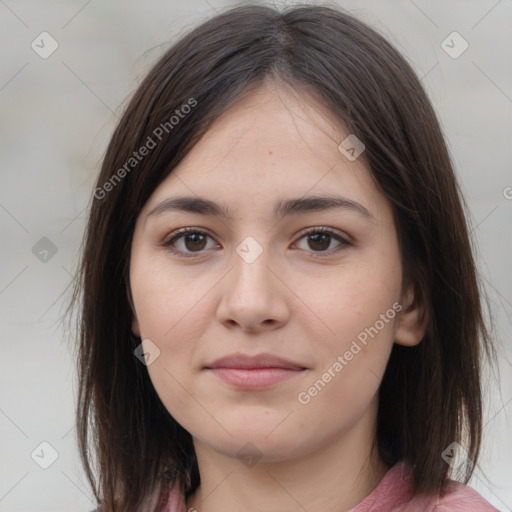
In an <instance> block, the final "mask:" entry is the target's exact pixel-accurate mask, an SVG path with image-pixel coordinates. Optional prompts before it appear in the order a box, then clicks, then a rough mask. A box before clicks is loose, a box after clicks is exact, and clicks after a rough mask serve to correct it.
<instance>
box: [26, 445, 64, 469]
mask: <svg viewBox="0 0 512 512" xmlns="http://www.w3.org/2000/svg"><path fill="white" fill-rule="evenodd" d="M30 456H31V457H32V460H33V461H34V462H35V463H36V464H37V465H38V466H40V467H41V468H43V469H48V468H49V467H50V466H51V465H52V464H53V463H54V462H55V461H56V460H57V459H58V458H59V454H58V452H57V450H56V449H55V448H54V447H53V446H52V445H51V444H50V443H48V442H47V441H43V442H42V443H39V445H38V446H37V447H36V448H35V449H34V451H33V452H32V453H31V454H30Z"/></svg>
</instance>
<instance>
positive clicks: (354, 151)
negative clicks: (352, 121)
mask: <svg viewBox="0 0 512 512" xmlns="http://www.w3.org/2000/svg"><path fill="white" fill-rule="evenodd" d="M338 150H339V152H340V153H341V154H342V155H343V156H344V157H345V158H346V159H347V160H350V161H351V162H353V161H354V160H357V158H358V157H359V156H360V155H361V153H363V151H364V150H365V145H364V144H363V143H362V142H361V141H360V140H359V139H358V138H357V137H356V136H355V135H354V134H353V133H351V134H350V135H349V136H348V137H347V138H346V139H343V140H342V141H341V142H340V145H339V146H338Z"/></svg>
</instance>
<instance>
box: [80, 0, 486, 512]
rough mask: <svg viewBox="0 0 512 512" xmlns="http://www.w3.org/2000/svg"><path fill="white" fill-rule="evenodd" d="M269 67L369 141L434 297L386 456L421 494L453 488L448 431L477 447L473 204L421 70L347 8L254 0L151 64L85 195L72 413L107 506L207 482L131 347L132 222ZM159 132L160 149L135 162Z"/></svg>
mask: <svg viewBox="0 0 512 512" xmlns="http://www.w3.org/2000/svg"><path fill="white" fill-rule="evenodd" d="M269 78H270V79H275V80H279V81H281V83H283V84H288V85H290V86H292V87H294V88H295V89H296V90H298V91H304V95H305V96H307V94H309V95H311V97H316V98H317V99H319V100H320V101H321V102H322V104H323V105H325V106H326V107H327V108H328V109H329V110H330V111H331V112H332V113H333V115H334V116H336V118H337V119H339V120H340V123H343V124H344V126H345V127H347V128H348V129H349V132H350V133H352V134H355V135H356V136H357V137H358V138H359V139H360V140H362V141H363V142H364V144H365V146H366V150H365V153H364V157H365V159H366V163H367V165H368V167H369V169H370V172H371V174H372V176H373V178H374V180H375V182H376V184H377V186H378V187H379V189H380V190H381V191H382V193H383V194H384V195H385V196H386V197H387V198H388V199H389V201H390V202H391V204H392V207H393V212H394V217H395V222H396V227H397V231H398V235H399V243H400V250H401V256H402V263H403V278H404V283H413V285H414V287H415V289H416V292H417V297H418V300H421V301H423V303H424V304H425V306H426V311H427V314H428V327H427V332H426V334H425V337H424V339H423V340H422V341H421V343H420V344H419V345H417V346H414V347H404V346H400V345H397V344H395V345H394V346H393V350H392V353H391V357H390V360H389V363H388V366H387V370H386V372H385V375H384V378H383V381H382V383H381V387H380V405H379V414H378V426H377V443H378V449H379V452H380V455H381V457H382V458H383V460H384V461H386V463H388V464H389V465H392V464H394V463H395V462H397V461H400V460H404V461H406V462H407V463H409V464H410V465H411V467H412V471H413V485H414V491H415V492H417V493H434V492H438V491H441V492H442V491H443V490H444V489H445V487H446V484H447V481H448V478H449V476H450V474H449V469H450V468H449V466H448V464H447V463H446V462H445V461H444V460H443V458H442V457H441V454H442V452H443V450H444V449H445V448H446V447H447V446H448V445H450V444H451V443H452V442H454V441H457V442H460V443H461V444H462V443H464V446H465V447H466V449H467V452H468V456H469V458H470V459H471V461H472V462H473V463H475V462H476V460H477V457H478V454H479V450H480V439H481V428H482V403H481V395H482V390H481V380H480V379H481V376H480V372H481V368H480V365H481V360H482V357H483V355H484V353H485V354H487V355H490V354H491V353H492V344H491V340H490V336H489V334H488V331H487V328H486V326H485V323H484V320H483V314H482V309H481V302H480V294H481V291H480V289H479V283H478V280H477V277H476V269H475V262H474V259H473V255H472V247H471V242H470V239H469V235H468V228H467V224H466V219H465V215H464V202H463V199H462V196H461V193H460V191H459V187H458V184H457V181H456V178H455V176H454V171H453V168H452V164H451V162H450V157H449V154H448V150H447V147H446V144H445V141H444V139H443V135H442V132H441V129H440V126H439V123H438V121H437V119H436V115H435V113H434V111H433V108H432V106H431V104H430V102H429V100H428V98H427V95H426V93H425V91H424V90H423V87H422V85H421V83H420V81H419V80H418V78H417V77H416V75H415V73H414V72H413V70H412V69H411V67H410V65H409V64H408V63H407V62H406V60H404V58H403V57H402V56H401V55H400V54H399V53H398V51H397V50H396V49H395V48H394V47H393V46H392V45H391V44H390V43H389V42H387V41H386V40H385V39H384V38H383V37H382V36H380V35H379V34H378V33H376V32H375V31H374V30H372V29H371V28H369V27H368V26H367V25H366V24H364V23H362V22H361V21H359V20H357V19H355V18H354V17H352V16H351V15H348V14H346V13H345V12H343V11H342V10H340V9H336V8H332V7H327V6H295V7H293V8H289V9H286V10H284V11H282V12H280V11H278V10H276V9H274V8H271V7H265V6H257V5H247V6H242V7H237V8H234V9H230V10H228V11H226V12H224V13H221V14H219V15H217V16H215V17H213V18H212V19H210V20H208V21H206V22H205V23H203V24H201V25H200V26H198V27H197V28H195V29H194V30H192V31H191V32H189V33H188V34H186V35H185V36H184V37H182V38H181V39H180V40H178V41H177V42H176V43H175V44H173V46H172V47H171V48H170V49H168V50H167V51H166V52H165V54H164V55H163V56H162V57H161V58H160V60H159V61H158V62H157V63H156V65H154V67H153V68H152V69H151V70H150V71H149V73H148V74H147V76H146V77H145V79H144V81H143V82H142V83H141V84H140V86H139V87H138V89H137V90H136V92H135V94H134V95H133V97H132V99H131V101H130V102H129V105H128V106H127V108H126V110H125V112H124V114H123V116H122V118H121V120H120V121H119V124H118V126H117V128H116V130H115V132H114V134H113V136H112V139H111V141H110V144H109V146H108V149H107V151H106V154H105V157H104V160H103V164H102V167H101V172H100V175H99V177H98V181H97V188H96V190H95V193H94V198H93V200H92V203H91V206H90V213H89V220H88V225H87V230H86V234H85V238H84V247H83V252H82V255H81V262H80V269H79V273H78V274H77V281H76V287H75V290H74V296H73V301H72V306H77V305H78V304H79V311H80V313H79V319H78V320H79V346H78V379H79V396H78V400H77V409H76V415H77V424H78V442H79V448H80V453H81V457H82V461H83V464H84V466H85V469H86V474H87V477H88V479H89V481H90V483H91V485H92V487H93V490H94V493H95V496H96V498H97V499H98V501H99V502H100V503H102V504H104V505H105V506H106V507H107V509H108V510H109V511H110V510H111V511H118V510H122V511H123V512H124V511H132V510H133V511H134V510H139V507H140V506H141V504H142V503H143V502H147V501H148V499H149V497H150V496H154V495H155V492H156V490H157V488H158V487H159V486H161V490H162V496H164V495H165V492H167V490H168V486H167V487H166V485H165V484H168V485H170V484H176V485H179V486H180V488H181V490H182V492H183V493H185V494H186V495H189V494H190V493H192V492H193V491H194V490H195V489H196V488H197V486H198V485H199V472H198V467H197V461H196V458H195V454H194V449H193V444H192V439H191V436H190V434H189V433H188V432H187V431H186V430H184V429H183V428H182V427H181V426H180V425H179V424H178V423H177V422H176V421H175V420H174V419H173V418H172V416H171V415H170V414H169V412H168V411H167V410H166V409H165V407H164V406H163V404H162V403H161V401H160V399H159V398H158V396H157V394H156V392H155V390H154V388H153V385H152V383H151V381H150V378H149V375H148V372H147V369H146V367H145V366H144V365H143V364H141V363H140V361H139V360H138V359H137V358H136V357H135V356H134V349H135V348H136V347H137V346H138V345H139V344H140V341H141V340H140V339H138V338H136V337H134V336H133V334H132V332H131V299H130V288H129V281H128V275H129V273H128V269H129V254H130V247H131V241H132V236H133V231H134V226H135V221H136V219H137V216H138V214H139V212H140V211H141V209H142V208H143V206H144V204H145V202H146V201H147V200H148V198H149V196H150V195H151V193H152V192H153V191H154V190H155V188H156V187H157V186H158V185H159V184H160V183H161V182H162V180H163V179H164V178H165V177H166V176H167V175H168V174H169V173H170V172H172V169H173V168H174V167H175V166H176V165H177V164H178V163H179V162H180V161H181V160H182V159H183V158H184V156H185V155H186V154H187V153H188V152H189V151H190V150H191V148H193V146H194V144H195V143H196V142H197V141H198V140H199V138H200V137H201V136H202V135H203V134H204V133H205V132H206V130H208V128H209V127H210V126H211V124H212V123H213V122H214V121H215V120H216V119H217V118H218V117H219V116H220V115H221V114H222V113H223V112H225V111H226V110H227V109H228V108H229V107H230V106H231V105H233V104H234V103H235V102H236V101H237V100H239V99H240V98H242V96H243V95H244V94H246V93H248V92H249V91H251V90H253V89H254V88H256V87H258V86H259V85H261V84H262V83H263V81H264V80H265V79H269ZM184 105H189V106H191V108H189V109H185V108H184V107H183V106H184ZM192 105H194V106H193V108H192ZM180 112H181V114H183V115H179V114H180ZM184 112H187V113H186V115H185V114H184ZM177 115H178V116H179V122H178V123H175V122H174V121H172V122H171V121H170V120H171V118H172V116H177ZM158 127H160V131H158V132H157V131H156V130H157V128H158ZM155 133H158V134H159V136H160V137H158V139H159V140H158V143H157V144H156V147H154V149H151V150H150V151H149V152H148V153H147V155H146V156H145V157H144V158H141V159H140V160H138V159H137V160H136V161H135V160H134V157H133V155H134V151H138V150H139V148H141V147H142V146H144V145H147V144H148V141H149V138H151V139H153V140H154V141H155V142H156V139H157V137H156V135H155ZM160 139H161V140H160ZM121 169H124V170H125V172H122V171H121ZM108 184H109V185H108ZM177 293H179V290H178V291H177ZM90 442H92V443H93V444H92V447H91V446H90V445H89V443H90ZM91 450H92V454H93V455H94V457H93V456H92V455H91ZM93 459H94V460H95V461H96V464H97V470H98V471H99V478H98V481H96V478H95V476H94V466H93ZM472 469H473V466H472V465H471V464H470V465H468V466H467V467H466V473H465V474H464V475H462V479H463V481H464V482H467V481H468V479H469V477H470V476H471V473H472Z"/></svg>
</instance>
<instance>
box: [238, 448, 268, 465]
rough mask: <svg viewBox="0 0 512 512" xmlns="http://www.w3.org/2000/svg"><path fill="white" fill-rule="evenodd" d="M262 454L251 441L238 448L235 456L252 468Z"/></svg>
mask: <svg viewBox="0 0 512 512" xmlns="http://www.w3.org/2000/svg"><path fill="white" fill-rule="evenodd" d="M262 456H263V454H262V453H261V452H260V451H259V450H258V448H256V446H254V444H252V443H246V444H244V446H242V448H240V450H238V452H237V454H236V457H237V459H240V460H241V461H242V462H243V463H244V464H245V465H246V466H247V467H248V468H252V467H253V466H254V465H255V464H257V463H258V461H259V460H260V459H261V457H262Z"/></svg>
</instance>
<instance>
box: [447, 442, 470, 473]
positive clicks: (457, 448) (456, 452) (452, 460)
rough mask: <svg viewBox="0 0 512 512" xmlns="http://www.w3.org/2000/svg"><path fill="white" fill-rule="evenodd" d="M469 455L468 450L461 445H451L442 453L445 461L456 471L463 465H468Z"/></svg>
mask: <svg viewBox="0 0 512 512" xmlns="http://www.w3.org/2000/svg"><path fill="white" fill-rule="evenodd" d="M468 455H469V454H468V452H467V451H466V449H465V448H464V447H463V446H461V445H460V444H459V443H451V444H450V445H448V446H447V447H446V448H445V450H444V451H443V453H441V457H442V458H443V460H444V461H445V462H446V463H447V464H448V465H449V466H450V467H452V468H454V469H457V468H459V467H460V466H462V465H463V464H464V465H467V463H468V460H469V457H468Z"/></svg>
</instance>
